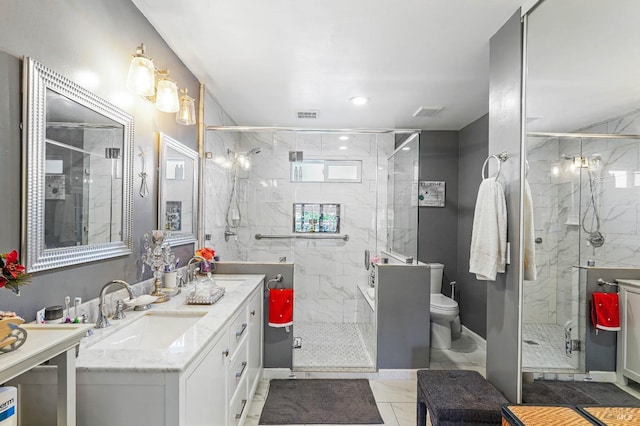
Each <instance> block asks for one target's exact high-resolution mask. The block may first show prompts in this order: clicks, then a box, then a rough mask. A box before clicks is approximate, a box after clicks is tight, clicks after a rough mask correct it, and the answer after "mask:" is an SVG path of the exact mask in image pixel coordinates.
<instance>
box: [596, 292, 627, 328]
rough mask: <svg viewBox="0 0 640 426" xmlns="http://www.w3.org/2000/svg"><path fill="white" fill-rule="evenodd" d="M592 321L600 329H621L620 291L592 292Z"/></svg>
mask: <svg viewBox="0 0 640 426" xmlns="http://www.w3.org/2000/svg"><path fill="white" fill-rule="evenodd" d="M591 323H592V324H593V327H594V328H595V329H596V331H597V330H598V329H600V330H607V331H619V330H620V309H619V308H618V293H592V294H591Z"/></svg>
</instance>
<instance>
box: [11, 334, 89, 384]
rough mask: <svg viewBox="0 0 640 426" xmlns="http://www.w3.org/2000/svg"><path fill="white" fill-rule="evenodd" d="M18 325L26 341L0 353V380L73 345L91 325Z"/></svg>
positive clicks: (27, 368) (12, 376) (20, 372)
mask: <svg viewBox="0 0 640 426" xmlns="http://www.w3.org/2000/svg"><path fill="white" fill-rule="evenodd" d="M20 327H21V328H23V329H24V330H25V331H26V332H27V340H26V341H25V342H24V344H23V345H22V346H21V347H19V348H18V349H16V350H14V351H12V352H7V353H4V354H0V366H1V367H0V383H4V382H6V381H8V380H10V379H12V378H14V377H16V376H18V375H19V374H22V373H24V372H25V371H27V370H29V369H31V368H33V367H35V366H37V365H38V364H40V363H41V362H44V361H46V360H49V359H51V358H53V357H54V356H56V355H58V354H60V353H62V352H64V351H67V350H69V349H70V348H73V347H74V346H75V345H76V344H77V343H78V342H79V341H80V339H81V338H82V336H83V335H84V333H85V332H86V331H87V330H88V329H89V328H91V325H87V324H55V325H54V324H43V325H38V324H22V325H20Z"/></svg>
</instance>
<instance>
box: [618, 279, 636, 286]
mask: <svg viewBox="0 0 640 426" xmlns="http://www.w3.org/2000/svg"><path fill="white" fill-rule="evenodd" d="M616 281H617V282H618V284H620V285H627V286H630V287H640V280H629V279H626V278H625V279H622V278H619V279H616Z"/></svg>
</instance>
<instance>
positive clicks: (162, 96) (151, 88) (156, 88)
mask: <svg viewBox="0 0 640 426" xmlns="http://www.w3.org/2000/svg"><path fill="white" fill-rule="evenodd" d="M127 89H129V90H130V91H132V92H133V93H135V94H138V95H140V96H145V97H147V98H149V99H150V100H151V101H153V102H155V105H156V108H157V109H158V110H159V111H162V112H168V113H177V115H176V122H177V123H179V124H182V125H185V126H189V125H193V124H195V122H196V114H195V105H194V100H193V98H191V97H190V96H188V95H187V90H186V89H185V90H184V94H183V95H182V96H181V97H178V84H177V83H176V82H175V81H174V80H172V79H171V78H169V70H158V69H156V67H155V65H154V64H153V61H152V60H151V59H150V58H149V57H148V56H146V55H145V47H144V43H141V44H140V46H138V47H137V48H136V53H135V54H134V55H133V57H132V58H131V65H130V66H129V74H128V75H127ZM154 96H155V98H154Z"/></svg>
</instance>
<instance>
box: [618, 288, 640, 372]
mask: <svg viewBox="0 0 640 426" xmlns="http://www.w3.org/2000/svg"><path fill="white" fill-rule="evenodd" d="M618 282H619V286H620V294H619V297H620V301H619V303H620V329H621V330H620V332H619V333H618V351H617V352H618V354H617V362H616V372H617V379H618V382H619V383H624V384H626V383H627V379H631V380H633V381H634V382H640V351H639V350H638V348H640V281H639V280H618Z"/></svg>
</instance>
